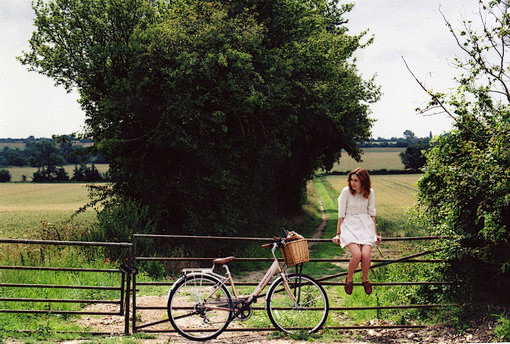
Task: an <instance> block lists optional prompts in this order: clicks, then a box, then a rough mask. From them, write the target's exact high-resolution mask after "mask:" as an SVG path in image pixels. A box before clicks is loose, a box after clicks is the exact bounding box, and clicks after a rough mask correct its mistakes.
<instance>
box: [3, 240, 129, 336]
mask: <svg viewBox="0 0 510 344" xmlns="http://www.w3.org/2000/svg"><path fill="white" fill-rule="evenodd" d="M0 244H8V245H44V246H80V247H118V248H122V249H125V250H126V251H127V252H126V253H127V254H126V256H128V257H132V247H133V244H132V243H125V242H119V243H114V242H89V241H65V240H31V239H0ZM1 270H15V271H36V272H37V271H53V272H81V273H106V274H120V276H121V278H120V281H119V284H118V286H89V285H74V284H73V285H71V284H65V285H64V284H34V283H0V288H23V289H24V288H36V289H82V290H96V291H114V292H118V293H119V294H118V295H119V297H118V299H117V300H98V299H67V298H61V299H54V298H33V297H31V298H28V297H10V298H0V302H4V303H7V304H9V303H14V302H16V303H22V304H23V303H47V304H53V303H57V304H66V303H67V304H76V303H78V304H112V305H118V311H115V312H97V311H89V310H80V311H71V310H58V309H48V310H41V309H10V308H1V309H0V313H12V314H61V315H65V314H67V315H99V316H101V315H103V316H111V315H118V316H124V317H125V318H124V322H125V326H124V333H125V334H128V333H129V302H130V299H131V271H130V269H129V268H126V267H124V266H121V268H120V269H95V268H75V267H47V266H15V265H0V271H1Z"/></svg>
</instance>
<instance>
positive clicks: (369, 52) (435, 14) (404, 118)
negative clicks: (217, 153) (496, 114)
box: [0, 0, 478, 138]
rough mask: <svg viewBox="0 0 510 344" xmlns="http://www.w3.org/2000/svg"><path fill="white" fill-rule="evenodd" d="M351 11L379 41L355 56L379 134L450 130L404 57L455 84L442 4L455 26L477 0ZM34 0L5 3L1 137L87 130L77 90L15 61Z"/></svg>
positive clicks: (436, 79)
mask: <svg viewBox="0 0 510 344" xmlns="http://www.w3.org/2000/svg"><path fill="white" fill-rule="evenodd" d="M353 2H355V4H356V5H355V8H354V10H353V11H352V12H351V13H350V14H348V16H347V17H348V19H349V23H348V27H349V28H350V32H351V33H352V34H357V33H359V32H361V31H362V30H364V29H367V28H368V29H369V30H370V34H373V35H374V36H375V42H374V43H373V44H372V45H370V46H368V47H367V48H365V49H363V50H360V51H359V52H358V53H357V55H356V56H357V60H358V61H357V65H358V69H359V70H360V72H361V73H362V75H363V76H364V77H365V78H370V77H371V76H373V75H376V83H377V84H378V85H380V86H381V87H382V92H383V96H382V98H381V100H380V101H379V102H378V103H377V104H374V105H372V111H373V114H372V115H371V116H372V118H374V119H376V120H377V121H376V123H375V124H374V127H373V131H372V132H373V135H372V136H373V137H375V138H377V137H384V138H390V137H402V133H403V132H404V131H405V130H407V129H409V130H412V131H413V132H414V133H415V134H416V135H417V136H419V137H423V136H428V135H429V133H430V132H432V134H433V135H436V134H440V133H442V132H444V131H448V130H449V129H450V127H451V124H450V120H449V119H448V118H447V117H446V116H445V115H438V116H432V117H430V116H429V117H423V116H422V115H418V114H416V113H415V111H414V109H415V108H416V107H419V106H422V105H424V104H426V102H427V100H428V99H427V96H426V95H425V94H424V92H423V91H422V90H421V88H420V87H419V85H418V84H417V83H416V81H415V80H414V79H413V77H412V76H411V74H410V73H409V72H408V71H407V69H406V67H405V65H404V63H403V61H402V57H404V58H405V59H406V61H407V62H408V64H409V66H410V67H411V68H412V70H413V72H414V73H415V74H416V75H417V76H418V77H419V78H420V79H421V80H423V81H424V82H425V83H426V84H427V86H429V87H431V88H433V89H434V90H436V91H439V90H442V91H446V90H447V89H448V88H451V87H454V86H455V84H454V83H453V81H452V79H453V77H454V76H455V75H456V74H457V73H458V71H456V70H455V69H454V68H453V67H452V65H451V61H453V58H454V57H455V56H456V55H459V54H460V51H459V49H458V48H457V47H456V45H455V41H454V40H453V37H452V36H451V34H450V33H449V32H448V29H447V28H446V26H445V23H444V20H443V18H442V16H441V14H440V12H439V8H440V7H441V10H442V11H443V13H444V14H445V15H446V16H447V17H448V18H449V19H450V21H451V22H452V23H453V24H460V22H461V19H462V18H463V17H466V16H467V17H471V18H472V17H474V16H475V14H474V13H475V10H476V9H477V8H478V6H477V2H478V1H477V0H353ZM32 22H33V11H32V9H31V0H0V42H1V44H0V68H1V74H0V138H6V137H12V138H25V137H28V136H30V135H33V136H35V137H50V136H51V135H53V134H69V133H72V132H79V131H82V129H83V126H84V119H85V116H84V114H83V112H82V111H81V109H80V107H79V105H78V103H77V101H76V100H77V98H78V96H77V94H75V93H74V94H73V93H71V94H68V93H66V92H65V90H64V89H63V88H62V87H55V86H54V83H53V81H52V80H51V79H49V78H47V77H45V76H42V75H39V74H37V73H35V72H29V71H27V69H26V67H25V66H23V65H21V63H19V62H18V61H17V60H16V56H19V55H21V52H22V51H23V50H27V49H28V43H27V41H28V39H29V38H30V36H31V33H32V31H33V30H34V27H33V26H32Z"/></svg>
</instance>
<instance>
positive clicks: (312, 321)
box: [266, 274, 329, 333]
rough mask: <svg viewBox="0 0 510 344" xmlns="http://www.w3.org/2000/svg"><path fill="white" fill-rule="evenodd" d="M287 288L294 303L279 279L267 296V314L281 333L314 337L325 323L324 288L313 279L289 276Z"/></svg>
mask: <svg viewBox="0 0 510 344" xmlns="http://www.w3.org/2000/svg"><path fill="white" fill-rule="evenodd" d="M287 277H288V285H289V288H290V291H291V292H292V295H294V298H295V299H296V302H294V301H293V300H292V299H291V297H290V296H289V294H288V292H287V291H286V290H285V286H284V280H283V279H282V278H281V277H280V278H278V279H277V280H276V281H275V282H274V283H273V285H272V286H271V288H270V289H269V291H268V293H267V298H266V310H267V313H268V315H269V319H270V320H271V322H272V323H273V325H274V326H275V327H276V328H277V329H278V330H280V331H283V332H287V333H295V332H299V331H305V332H307V333H313V332H316V331H317V330H319V329H320V328H321V327H322V325H324V323H325V322H326V319H327V317H328V312H329V302H328V297H327V295H326V292H325V291H324V288H322V286H321V285H320V284H319V283H317V282H316V281H315V280H314V279H313V278H312V277H309V276H306V275H300V274H290V275H288V276H287Z"/></svg>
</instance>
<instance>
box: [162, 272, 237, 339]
mask: <svg viewBox="0 0 510 344" xmlns="http://www.w3.org/2000/svg"><path fill="white" fill-rule="evenodd" d="M220 284H221V282H220V281H219V280H218V279H216V278H214V277H211V276H209V275H205V274H197V275H192V276H189V277H183V278H181V279H180V280H179V281H177V282H176V283H175V284H174V285H173V286H172V289H171V291H170V294H169V297H168V305H167V312H168V319H169V320H170V323H171V324H172V326H173V328H174V329H175V330H176V331H177V332H178V333H179V334H180V335H182V336H183V337H185V338H187V339H190V340H196V341H205V340H209V339H213V338H216V337H217V336H218V335H219V334H220V333H222V332H223V331H224V330H225V328H226V327H227V326H228V324H229V323H230V321H231V320H232V317H233V312H232V297H231V295H230V292H229V291H228V289H227V288H226V287H225V286H221V287H220V288H219V289H218V290H217V291H216V292H214V294H212V295H211V293H213V291H214V289H215V288H217V286H218V285H220ZM209 295H210V297H209V298H208V300H206V301H205V302H204V298H205V297H207V296H209ZM209 306H210V307H213V308H209ZM216 307H219V308H222V309H216Z"/></svg>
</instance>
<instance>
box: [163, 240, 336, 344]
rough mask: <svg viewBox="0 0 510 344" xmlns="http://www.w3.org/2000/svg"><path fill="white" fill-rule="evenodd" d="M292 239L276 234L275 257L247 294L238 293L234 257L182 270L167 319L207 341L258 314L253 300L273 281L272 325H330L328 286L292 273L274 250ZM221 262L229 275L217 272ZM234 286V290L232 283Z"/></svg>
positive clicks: (269, 297)
mask: <svg viewBox="0 0 510 344" xmlns="http://www.w3.org/2000/svg"><path fill="white" fill-rule="evenodd" d="M286 243H287V240H286V239H285V238H276V237H275V239H274V242H273V243H270V244H264V245H262V247H271V253H272V255H273V258H274V261H273V263H272V265H271V267H269V269H268V270H267V272H266V274H265V275H264V277H263V278H262V279H261V281H260V283H259V284H258V285H257V287H256V288H255V290H254V291H253V292H252V293H251V294H250V295H247V296H241V295H239V294H238V293H237V290H236V287H235V283H234V279H233V277H232V275H231V273H230V270H229V268H228V265H227V264H228V263H230V262H231V261H233V260H234V259H235V257H227V258H220V259H215V260H213V266H212V268H200V269H183V270H182V271H181V273H182V276H181V277H180V278H179V279H178V280H177V281H176V282H175V283H174V284H173V285H172V287H171V288H170V291H169V294H168V305H167V311H168V318H169V320H170V323H171V324H172V326H173V327H174V329H175V330H176V331H177V332H178V333H179V334H180V335H182V336H183V337H185V338H187V339H190V340H197V341H204V340H209V339H213V338H216V337H217V336H218V335H220V334H221V333H222V332H223V331H224V330H225V329H226V328H227V326H228V325H229V324H230V323H231V322H232V321H233V320H240V321H245V320H247V319H249V318H250V317H251V315H252V313H253V310H252V304H253V303H255V302H256V301H257V298H260V297H262V296H263V295H261V294H260V293H261V292H262V290H263V289H264V288H265V287H266V286H267V285H268V284H269V283H270V281H271V280H272V278H273V277H274V276H275V275H277V274H279V277H277V279H276V280H275V281H274V282H273V283H272V284H271V286H270V287H269V289H268V291H267V294H266V295H265V296H266V298H265V309H266V311H267V314H268V316H269V319H270V320H271V323H272V324H273V325H274V326H275V328H277V329H278V330H280V331H283V332H286V333H294V332H298V331H306V332H308V333H313V332H316V331H317V330H319V329H320V328H321V327H322V326H323V325H324V323H325V321H326V319H327V316H328V311H329V302H328V297H327V295H326V292H325V290H324V288H323V287H322V286H321V285H320V284H319V283H318V282H317V281H315V280H314V279H313V278H312V277H310V276H307V275H304V274H301V273H290V274H287V272H286V268H287V264H286V263H283V264H282V265H280V262H279V261H278V259H277V258H276V254H275V251H276V249H277V248H278V247H283V246H284V245H285V244H286ZM218 266H222V267H223V268H224V269H225V270H226V273H225V275H226V276H224V275H221V274H218V273H216V272H215V271H214V270H215V268H217V267H218ZM228 285H230V289H231V290H232V293H231V292H230V291H229V289H228V288H227V286H228Z"/></svg>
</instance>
